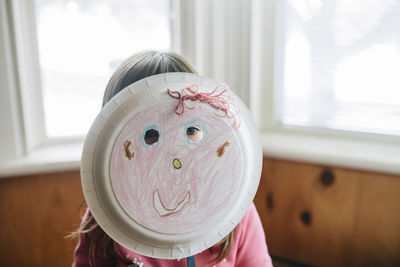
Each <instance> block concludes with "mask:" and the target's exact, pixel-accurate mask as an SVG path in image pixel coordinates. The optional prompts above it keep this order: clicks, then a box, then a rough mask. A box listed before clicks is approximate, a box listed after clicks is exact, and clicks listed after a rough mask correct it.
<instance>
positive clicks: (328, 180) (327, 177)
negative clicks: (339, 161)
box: [319, 169, 335, 186]
mask: <svg viewBox="0 0 400 267" xmlns="http://www.w3.org/2000/svg"><path fill="white" fill-rule="evenodd" d="M319 179H320V181H321V183H322V184H323V185H324V186H331V185H332V184H333V183H334V182H335V175H334V174H333V172H332V171H331V170H329V169H326V170H324V171H322V173H321V175H320V177H319Z"/></svg>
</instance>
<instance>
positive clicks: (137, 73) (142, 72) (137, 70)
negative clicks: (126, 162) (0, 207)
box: [78, 51, 233, 262]
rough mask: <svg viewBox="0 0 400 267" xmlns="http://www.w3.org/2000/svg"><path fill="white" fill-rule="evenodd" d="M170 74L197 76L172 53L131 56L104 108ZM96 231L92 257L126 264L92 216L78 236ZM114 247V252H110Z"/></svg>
mask: <svg viewBox="0 0 400 267" xmlns="http://www.w3.org/2000/svg"><path fill="white" fill-rule="evenodd" d="M167 72H188V73H197V72H196V70H195V69H194V68H193V67H192V66H191V65H190V64H189V63H187V62H186V61H185V60H184V59H183V58H182V57H180V56H179V55H177V54H175V53H172V52H158V51H145V52H141V53H138V54H135V55H133V56H131V57H130V58H128V59H127V60H125V61H124V62H122V63H121V64H120V66H119V67H118V68H117V69H116V71H115V72H114V74H113V75H112V77H111V78H110V80H109V82H108V85H107V87H106V90H105V92H104V97H103V106H104V105H105V104H106V103H107V102H108V101H109V100H110V99H111V98H112V97H114V96H115V95H116V94H118V93H119V92H120V91H121V90H123V89H124V88H126V87H127V86H129V85H131V84H133V83H135V82H137V81H139V80H141V79H143V78H146V77H149V76H152V75H156V74H161V73H167ZM187 113H188V112H187ZM214 154H215V152H214ZM157 192H158V191H157ZM93 229H97V230H98V232H96V234H93V236H92V237H91V238H90V244H91V246H92V248H91V255H95V251H97V249H99V251H103V252H104V254H105V255H106V254H108V253H109V252H111V254H109V255H108V256H109V257H117V258H119V259H120V260H121V261H124V260H125V259H124V257H123V256H122V255H120V254H119V252H118V249H116V243H115V242H114V241H113V240H111V239H110V238H109V237H108V236H107V235H106V234H105V233H104V232H103V231H102V230H101V229H100V228H98V225H97V223H96V221H95V220H94V218H93V217H92V216H90V217H89V218H88V221H87V222H86V223H85V224H84V225H82V226H81V228H80V230H79V231H78V233H81V234H82V233H87V232H91V231H92V230H93ZM232 242H233V231H232V232H231V233H230V234H229V235H228V236H226V237H225V238H224V239H223V240H221V241H220V242H219V243H218V244H217V245H216V246H217V247H220V249H218V250H217V251H216V252H217V253H216V255H215V256H216V257H215V261H216V262H218V261H221V260H222V259H223V258H224V257H225V256H226V255H227V254H228V253H229V250H230V248H231V245H232ZM110 247H113V248H114V249H113V250H112V251H110V250H109V249H110ZM107 250H108V252H107ZM210 251H212V249H210Z"/></svg>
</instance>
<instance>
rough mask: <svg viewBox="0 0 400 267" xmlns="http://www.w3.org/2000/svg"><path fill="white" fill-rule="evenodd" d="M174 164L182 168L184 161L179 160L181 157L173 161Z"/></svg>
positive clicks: (176, 167)
mask: <svg viewBox="0 0 400 267" xmlns="http://www.w3.org/2000/svg"><path fill="white" fill-rule="evenodd" d="M172 165H173V166H174V168H175V169H180V168H182V163H181V162H180V161H179V159H174V160H173V161H172Z"/></svg>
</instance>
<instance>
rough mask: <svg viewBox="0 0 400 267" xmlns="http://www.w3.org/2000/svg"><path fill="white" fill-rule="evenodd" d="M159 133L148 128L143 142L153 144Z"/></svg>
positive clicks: (156, 140)
mask: <svg viewBox="0 0 400 267" xmlns="http://www.w3.org/2000/svg"><path fill="white" fill-rule="evenodd" d="M159 138H160V133H159V132H158V131H157V130H155V129H149V130H147V131H146V133H145V134H144V142H145V143H146V144H148V145H153V144H155V143H157V142H158V139H159Z"/></svg>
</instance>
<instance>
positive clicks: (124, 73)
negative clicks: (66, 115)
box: [72, 51, 272, 267]
mask: <svg viewBox="0 0 400 267" xmlns="http://www.w3.org/2000/svg"><path fill="white" fill-rule="evenodd" d="M166 72H190V73H196V71H195V70H194V68H193V67H192V66H190V65H189V64H188V63H186V62H185V60H183V59H182V58H181V57H180V56H178V55H176V54H174V53H171V52H169V53H160V52H155V51H149V52H143V53H139V54H137V55H134V56H132V57H131V58H129V59H128V60H126V61H125V62H123V63H122V64H121V65H120V66H119V68H118V69H117V70H116V71H115V73H114V74H113V76H112V77H111V79H110V81H109V83H108V85H107V88H106V91H105V93H104V98H103V106H104V105H105V104H106V103H107V102H108V101H109V100H110V99H111V98H112V97H113V96H114V95H116V94H117V93H118V92H120V91H121V90H122V89H124V88H125V87H127V86H129V85H130V84H132V83H134V82H136V81H138V80H141V79H143V78H145V77H148V76H151V75H156V74H160V73H166ZM75 235H76V236H79V242H78V244H77V246H76V248H75V252H74V262H73V264H72V266H73V267H74V266H75V267H79V266H130V267H142V266H143V267H146V266H182V267H183V266H188V265H189V264H190V263H189V261H188V262H186V261H185V260H166V259H156V258H150V257H146V256H142V255H139V254H137V253H135V252H133V251H130V250H128V249H127V248H125V247H123V246H121V245H119V244H118V243H116V242H115V241H114V240H112V239H111V238H110V237H109V236H107V235H106V234H105V232H104V231H103V230H102V229H101V228H100V226H99V225H98V224H97V223H96V221H95V220H94V218H93V216H92V215H91V213H90V210H89V209H87V210H86V213H85V215H84V217H83V220H82V223H81V226H80V228H79V229H78V230H77V231H76V233H75ZM195 263H196V266H257V267H258V266H272V263H271V259H270V256H269V254H268V250H267V246H266V243H265V235H264V232H263V228H262V225H261V221H260V218H259V216H258V213H257V211H256V209H255V206H254V204H252V205H251V206H250V208H249V209H248V211H247V213H246V215H245V216H244V217H243V219H242V220H241V222H240V223H239V224H238V226H237V227H236V228H235V229H234V230H233V231H232V232H231V233H230V234H229V235H228V236H226V237H225V238H224V239H223V240H221V241H220V242H219V243H218V244H216V245H215V246H213V247H211V248H210V249H208V250H205V251H203V252H202V253H199V254H197V255H195Z"/></svg>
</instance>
